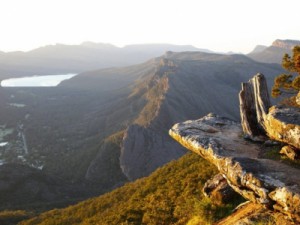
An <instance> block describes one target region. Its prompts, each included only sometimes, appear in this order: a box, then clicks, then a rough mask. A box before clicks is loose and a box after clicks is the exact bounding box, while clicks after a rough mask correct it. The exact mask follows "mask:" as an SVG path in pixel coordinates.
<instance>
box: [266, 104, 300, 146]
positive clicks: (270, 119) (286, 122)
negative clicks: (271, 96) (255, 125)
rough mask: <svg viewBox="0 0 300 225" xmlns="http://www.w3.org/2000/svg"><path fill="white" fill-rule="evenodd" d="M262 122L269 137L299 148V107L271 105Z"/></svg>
mask: <svg viewBox="0 0 300 225" xmlns="http://www.w3.org/2000/svg"><path fill="white" fill-rule="evenodd" d="M264 124H265V129H266V132H267V135H268V136H269V137H270V138H272V139H274V140H277V141H280V142H284V143H287V144H289V145H292V146H294V147H295V148H297V149H300V108H280V107H277V106H273V107H272V108H270V109H269V113H268V114H267V116H266V117H265V121H264Z"/></svg>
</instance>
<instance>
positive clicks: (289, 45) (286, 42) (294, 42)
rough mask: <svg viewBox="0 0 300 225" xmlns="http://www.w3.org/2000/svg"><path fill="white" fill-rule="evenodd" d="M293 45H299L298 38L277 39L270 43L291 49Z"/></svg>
mask: <svg viewBox="0 0 300 225" xmlns="http://www.w3.org/2000/svg"><path fill="white" fill-rule="evenodd" d="M295 45H300V41H298V40H280V39H277V40H275V41H274V42H273V43H272V46H273V47H277V48H284V49H288V50H290V49H293V47H294V46H295Z"/></svg>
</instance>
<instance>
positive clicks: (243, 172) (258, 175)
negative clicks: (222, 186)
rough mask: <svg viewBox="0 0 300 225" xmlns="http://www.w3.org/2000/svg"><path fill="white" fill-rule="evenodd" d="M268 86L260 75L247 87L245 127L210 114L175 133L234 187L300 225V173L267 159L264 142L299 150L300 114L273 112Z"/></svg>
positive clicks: (243, 108)
mask: <svg viewBox="0 0 300 225" xmlns="http://www.w3.org/2000/svg"><path fill="white" fill-rule="evenodd" d="M263 82H264V77H263V75H262V74H259V75H256V76H255V77H254V78H253V79H252V80H251V81H250V82H249V84H250V85H247V84H246V85H245V84H243V85H242V87H243V90H242V91H245V90H246V91H245V92H246V95H245V93H244V94H243V93H242V95H244V96H242V97H240V99H242V100H243V101H244V100H245V99H246V103H245V101H244V102H243V101H242V102H241V116H242V123H243V124H242V125H241V124H239V123H237V122H234V121H232V120H229V119H227V118H224V117H221V116H218V115H215V114H208V115H207V116H205V117H203V118H201V119H198V120H189V121H186V122H183V123H178V124H175V125H174V126H173V127H172V128H171V129H170V131H169V134H170V135H171V136H172V137H173V138H174V139H175V140H177V141H178V142H179V143H181V144H182V145H183V146H184V147H186V148H187V149H189V150H191V151H193V152H195V153H197V154H199V155H200V156H202V157H203V158H205V159H207V160H208V161H209V162H211V163H212V164H214V165H216V166H217V168H218V170H219V171H220V173H221V174H222V175H223V177H225V178H226V180H227V182H228V184H229V185H230V186H231V187H232V188H233V189H234V190H235V191H236V192H237V193H239V194H240V195H242V196H243V197H244V198H245V199H248V200H250V201H251V202H253V203H254V204H259V205H262V206H263V207H265V208H267V209H268V210H271V211H273V212H279V213H280V214H281V215H284V216H283V217H285V218H286V219H287V221H288V220H290V221H294V222H295V223H297V224H298V223H300V177H299V173H300V169H299V167H295V166H292V165H289V164H284V163H283V162H281V161H279V160H275V159H269V158H267V157H265V153H266V151H267V150H266V147H265V146H266V144H264V141H266V140H267V136H268V137H270V138H271V139H275V140H277V141H280V142H285V143H287V144H289V145H292V146H294V147H295V148H299V142H300V141H299V140H300V139H299V125H300V120H299V118H300V116H299V114H300V112H299V110H298V109H283V108H279V107H273V108H271V109H270V111H269V112H268V107H269V97H268V95H267V90H266V88H267V87H266V85H264V84H263ZM258 87H259V88H258ZM240 96H241V94H240ZM249 96H250V97H249ZM249 99H250V100H249ZM250 102H251V103H250ZM244 134H246V137H247V138H244ZM249 137H250V139H252V141H249ZM253 140H254V141H253ZM257 141H258V142H257ZM228 224H230V223H228Z"/></svg>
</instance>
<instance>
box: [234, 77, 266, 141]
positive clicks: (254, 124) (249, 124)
mask: <svg viewBox="0 0 300 225" xmlns="http://www.w3.org/2000/svg"><path fill="white" fill-rule="evenodd" d="M239 100H240V115H241V123H242V127H243V131H244V133H245V134H246V135H248V136H250V137H252V138H254V137H255V136H259V135H261V134H265V129H264V118H265V117H266V114H267V113H268V109H269V107H270V106H271V103H270V97H269V93H268V87H267V82H266V79H265V77H264V75H263V74H257V75H255V76H254V77H253V78H252V79H250V80H249V82H248V83H242V90H241V91H240V93H239Z"/></svg>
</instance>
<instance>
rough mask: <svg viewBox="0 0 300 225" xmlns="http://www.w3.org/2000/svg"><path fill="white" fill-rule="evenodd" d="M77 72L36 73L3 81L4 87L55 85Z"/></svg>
mask: <svg viewBox="0 0 300 225" xmlns="http://www.w3.org/2000/svg"><path fill="white" fill-rule="evenodd" d="M76 75H77V74H63V75H43V76H40V75H36V76H30V77H20V78H10V79H6V80H3V81H1V86H2V87H54V86H57V85H58V84H59V83H60V82H62V81H63V80H67V79H70V78H72V77H74V76H76Z"/></svg>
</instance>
